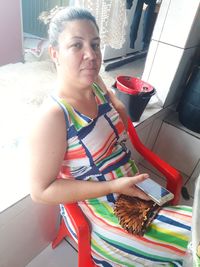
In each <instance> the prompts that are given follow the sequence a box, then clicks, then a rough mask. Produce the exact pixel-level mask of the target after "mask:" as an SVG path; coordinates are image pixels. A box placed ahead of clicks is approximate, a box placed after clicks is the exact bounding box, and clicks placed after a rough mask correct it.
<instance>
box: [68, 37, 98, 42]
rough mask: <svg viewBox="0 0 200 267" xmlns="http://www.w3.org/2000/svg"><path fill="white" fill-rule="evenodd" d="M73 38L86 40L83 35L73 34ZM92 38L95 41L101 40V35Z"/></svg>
mask: <svg viewBox="0 0 200 267" xmlns="http://www.w3.org/2000/svg"><path fill="white" fill-rule="evenodd" d="M71 39H81V40H84V37H82V36H73V37H72V38H71ZM92 40H94V41H96V40H97V41H100V37H98V36H97V37H94V38H92Z"/></svg>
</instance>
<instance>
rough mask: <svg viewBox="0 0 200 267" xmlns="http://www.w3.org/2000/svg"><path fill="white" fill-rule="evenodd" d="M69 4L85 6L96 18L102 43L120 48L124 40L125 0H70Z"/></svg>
mask: <svg viewBox="0 0 200 267" xmlns="http://www.w3.org/2000/svg"><path fill="white" fill-rule="evenodd" d="M70 5H73V6H80V7H84V8H87V9H88V10H89V11H90V12H91V13H92V14H93V15H94V16H95V18H96V21H97V24H98V26H99V30H100V37H101V42H102V45H103V46H104V45H110V46H111V47H112V48H116V49H118V48H121V47H122V45H123V43H124V42H125V27H126V25H127V18H126V1H125V0H96V1H94V0H71V1H70Z"/></svg>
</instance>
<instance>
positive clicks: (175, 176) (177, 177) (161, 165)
mask: <svg viewBox="0 0 200 267" xmlns="http://www.w3.org/2000/svg"><path fill="white" fill-rule="evenodd" d="M128 135H129V138H130V140H131V143H132V145H133V146H134V148H135V149H136V150H137V151H138V152H139V153H140V154H141V155H142V156H143V157H144V158H145V159H146V160H147V161H148V162H150V163H151V164H152V165H153V166H154V167H155V168H156V169H157V170H158V171H160V172H161V173H162V174H163V175H164V176H165V178H166V180H167V185H166V187H167V189H168V190H169V191H171V192H172V193H173V194H174V199H173V200H172V201H171V203H172V204H173V205H175V204H177V203H178V202H179V198H180V193H181V187H182V176H181V174H180V173H179V172H178V171H177V170H176V169H175V168H173V167H172V166H170V165H169V164H168V163H167V162H165V161H164V160H162V159H161V158H159V156H158V155H156V154H155V153H154V152H152V151H151V150H150V149H148V148H147V147H146V146H145V145H144V144H142V142H141V141H140V139H139V137H138V135H137V132H136V130H135V128H134V126H133V123H132V121H131V119H130V118H128Z"/></svg>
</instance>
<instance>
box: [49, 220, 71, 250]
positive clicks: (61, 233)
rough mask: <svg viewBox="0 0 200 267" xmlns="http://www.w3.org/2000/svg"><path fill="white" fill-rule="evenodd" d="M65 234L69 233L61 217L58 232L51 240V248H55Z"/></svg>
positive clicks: (68, 234)
mask: <svg viewBox="0 0 200 267" xmlns="http://www.w3.org/2000/svg"><path fill="white" fill-rule="evenodd" d="M66 236H70V233H69V231H68V229H67V227H66V225H65V222H64V220H63V219H62V220H61V224H60V227H59V230H58V234H57V236H56V238H55V239H54V241H53V242H52V248H53V249H54V248H56V247H57V246H58V245H59V244H60V242H61V241H62V240H63V239H64V238H65V237H66Z"/></svg>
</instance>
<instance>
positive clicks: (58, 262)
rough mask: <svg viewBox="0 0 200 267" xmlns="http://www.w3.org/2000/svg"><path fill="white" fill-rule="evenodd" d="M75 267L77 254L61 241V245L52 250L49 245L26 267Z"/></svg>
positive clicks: (66, 243)
mask: <svg viewBox="0 0 200 267" xmlns="http://www.w3.org/2000/svg"><path fill="white" fill-rule="evenodd" d="M45 266H46V267H77V266H78V260H77V252H76V251H75V250H74V249H73V248H72V247H71V246H70V245H69V244H68V242H67V241H65V240H63V241H62V243H61V244H60V245H59V246H58V247H56V248H55V249H52V247H51V245H49V246H48V247H47V248H46V249H44V250H43V251H42V252H41V253H40V254H39V255H38V256H37V257H35V258H34V259H33V260H32V261H31V262H30V263H29V264H28V265H26V267H45Z"/></svg>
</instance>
